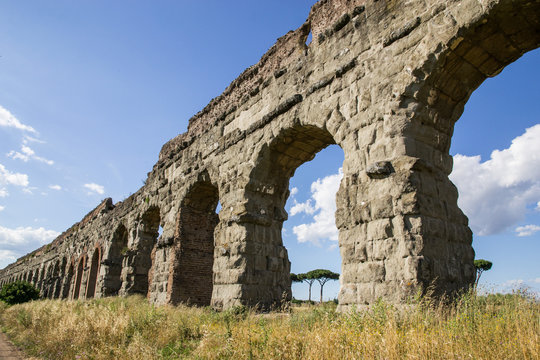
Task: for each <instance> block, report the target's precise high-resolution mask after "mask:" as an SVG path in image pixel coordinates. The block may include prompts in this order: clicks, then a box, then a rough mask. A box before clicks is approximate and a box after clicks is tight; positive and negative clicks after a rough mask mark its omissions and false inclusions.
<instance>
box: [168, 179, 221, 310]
mask: <svg viewBox="0 0 540 360" xmlns="http://www.w3.org/2000/svg"><path fill="white" fill-rule="evenodd" d="M199 178H200V181H198V182H197V183H196V184H195V185H193V186H192V187H191V189H190V190H189V191H188V193H187V195H186V197H185V198H184V200H183V201H182V204H181V205H180V210H179V212H178V218H177V219H178V227H177V231H176V234H175V247H174V254H175V255H174V256H175V261H174V268H173V272H172V283H171V297H170V301H171V302H172V303H173V304H178V303H188V304H193V305H199V306H208V305H210V301H211V298H212V290H213V269H212V268H213V264H214V230H215V227H216V225H217V224H218V222H219V217H218V215H217V213H216V208H217V205H218V201H219V195H218V188H217V186H215V185H214V184H212V182H211V181H210V178H209V176H208V174H205V175H203V176H200V177H199Z"/></svg>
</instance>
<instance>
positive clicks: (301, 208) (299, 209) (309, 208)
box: [290, 199, 317, 216]
mask: <svg viewBox="0 0 540 360" xmlns="http://www.w3.org/2000/svg"><path fill="white" fill-rule="evenodd" d="M315 210H317V209H315V207H314V206H313V205H312V204H311V199H309V200H307V201H306V202H303V203H298V202H296V201H295V203H294V205H293V207H292V208H291V211H290V213H291V216H294V215H296V214H300V213H306V214H309V215H313V213H314V212H315Z"/></svg>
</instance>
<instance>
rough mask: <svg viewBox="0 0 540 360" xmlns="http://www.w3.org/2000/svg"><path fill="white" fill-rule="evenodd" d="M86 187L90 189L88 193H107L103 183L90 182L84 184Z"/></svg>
mask: <svg viewBox="0 0 540 360" xmlns="http://www.w3.org/2000/svg"><path fill="white" fill-rule="evenodd" d="M84 187H85V188H87V189H88V190H90V191H89V192H88V194H92V193H97V194H100V195H103V194H104V193H105V188H104V187H103V186H102V185H98V184H95V183H90V184H84Z"/></svg>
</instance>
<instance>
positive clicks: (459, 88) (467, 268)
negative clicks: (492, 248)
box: [0, 0, 540, 310]
mask: <svg viewBox="0 0 540 360" xmlns="http://www.w3.org/2000/svg"><path fill="white" fill-rule="evenodd" d="M306 12H307V9H306ZM310 33H311V35H312V38H313V41H312V42H311V43H309V44H306V40H307V38H308V36H309V34H310ZM539 46H540V0H447V1H440V0H408V1H391V0H378V1H375V0H369V1H366V0H321V1H319V2H318V3H316V4H315V5H314V6H313V8H312V9H311V12H310V13H309V16H308V18H307V20H306V22H305V23H304V24H303V25H302V26H301V27H300V28H298V29H297V30H295V31H290V32H289V33H287V34H285V35H284V36H283V37H281V38H280V39H278V41H277V42H276V44H275V45H274V46H272V48H270V49H269V50H268V52H267V53H266V54H265V55H264V56H263V57H262V58H261V60H260V61H259V62H258V63H257V64H255V65H253V66H252V67H250V68H248V69H247V70H245V71H244V72H243V73H242V74H241V75H240V76H239V77H238V78H237V79H236V80H234V81H233V82H232V83H231V84H230V86H229V87H228V88H227V89H226V90H225V91H224V92H223V94H221V95H220V96H218V97H217V98H215V99H214V100H212V101H211V102H210V103H209V104H208V105H207V106H206V107H205V108H204V109H203V110H201V111H200V112H199V113H198V114H196V115H195V116H194V117H193V118H192V119H190V121H189V128H188V131H187V132H186V133H184V134H181V135H179V136H176V137H175V138H173V139H172V140H170V141H169V142H168V143H166V144H165V145H164V146H163V148H162V150H161V152H160V154H159V160H158V162H157V163H156V164H155V166H154V168H153V169H152V171H151V172H150V173H149V174H148V178H147V180H146V183H145V185H144V186H143V187H142V188H140V189H139V190H138V191H137V192H136V193H135V194H133V195H132V196H130V197H129V198H127V199H126V200H125V201H123V202H120V203H116V204H113V203H112V201H111V199H106V200H105V201H103V202H102V203H101V204H100V205H99V206H98V207H96V209H94V210H93V211H91V212H90V213H89V214H88V215H87V216H86V217H85V218H84V219H82V220H81V221H80V222H79V223H77V224H75V225H73V226H72V227H71V228H70V229H68V230H66V231H65V232H64V233H63V234H62V235H60V236H59V237H58V238H57V239H55V240H54V241H53V242H52V243H51V244H49V245H46V246H44V247H42V248H40V249H38V250H36V251H34V252H33V253H31V254H28V255H27V256H25V257H23V258H21V259H19V260H17V262H16V263H14V264H11V265H9V266H8V267H6V268H5V269H3V270H2V271H0V282H1V283H2V284H4V283H7V282H10V281H14V280H19V279H22V280H27V281H30V282H33V283H34V284H36V285H37V286H38V287H40V288H41V291H42V294H43V295H44V296H47V297H51V298H80V299H82V298H91V297H103V296H114V295H120V296H125V295H130V294H143V295H144V296H147V297H148V299H149V301H151V302H152V303H156V304H165V303H169V304H178V303H189V304H194V305H211V306H213V307H215V308H220V309H224V308H230V307H232V306H236V305H248V306H255V305H258V306H263V307H271V306H273V305H277V304H279V303H280V302H281V301H283V300H287V299H290V297H291V283H290V278H289V272H290V262H289V259H288V256H287V249H286V248H285V247H284V246H283V242H282V237H281V230H282V225H283V221H285V220H286V219H287V213H286V212H285V210H284V206H285V202H286V200H287V197H288V196H289V191H288V185H289V179H290V177H291V176H292V175H293V174H294V171H295V170H296V168H298V167H299V166H300V165H301V164H302V163H304V162H306V161H309V160H311V159H312V158H313V157H314V156H315V155H316V154H317V152H319V151H320V150H321V149H323V148H325V147H326V146H328V145H330V144H338V145H339V146H340V147H341V148H342V149H343V152H344V154H345V160H344V163H343V174H344V176H343V180H342V181H341V186H340V188H339V191H338V193H337V198H336V202H337V211H336V215H335V216H336V224H337V227H338V229H339V247H340V251H341V258H342V270H341V279H340V282H341V290H340V293H339V304H340V308H341V309H342V310H346V309H347V308H349V307H351V306H353V305H357V306H362V305H369V304H371V303H373V302H375V301H376V300H377V299H378V298H382V299H384V300H386V301H388V302H390V303H396V304H397V303H401V302H404V301H406V300H407V298H408V297H409V296H411V294H413V293H415V292H416V291H417V290H418V289H420V288H421V289H425V288H426V287H427V286H432V288H433V290H434V292H435V294H443V293H452V292H455V291H458V290H461V289H464V288H467V287H468V286H469V285H470V284H471V283H472V282H473V279H474V269H473V259H474V252H473V249H472V247H471V241H472V234H471V231H470V229H469V227H468V222H467V218H466V217H465V215H464V214H463V213H462V211H461V210H460V209H459V208H458V206H457V198H458V193H457V190H456V187H455V186H454V185H453V184H452V183H451V182H450V181H449V179H448V175H449V174H450V172H451V171H452V157H451V156H450V155H449V148H450V141H451V138H452V133H453V127H454V123H455V122H456V121H457V120H458V119H459V117H460V115H461V113H462V112H463V108H464V105H465V103H466V102H467V100H468V99H469V97H470V95H471V93H472V92H473V91H474V90H475V89H476V88H477V87H478V86H479V85H480V84H481V83H482V82H483V81H484V80H485V79H486V78H487V77H491V76H495V75H497V74H498V73H499V72H500V71H501V70H502V69H503V68H504V67H505V66H506V65H508V64H510V63H512V62H513V61H515V60H517V59H518V58H519V57H520V56H521V55H523V54H524V53H525V52H527V51H530V50H533V49H535V48H537V47H539ZM218 202H219V203H220V204H221V210H220V211H219V214H216V206H217V204H218ZM160 226H161V227H162V228H163V231H162V232H161V234H160V231H159V228H160Z"/></svg>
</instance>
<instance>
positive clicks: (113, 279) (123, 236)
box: [103, 224, 128, 296]
mask: <svg viewBox="0 0 540 360" xmlns="http://www.w3.org/2000/svg"><path fill="white" fill-rule="evenodd" d="M126 255H128V232H127V229H126V227H125V226H124V225H123V224H120V225H119V226H118V227H117V228H116V231H115V232H114V234H113V236H112V239H111V246H110V247H109V251H108V253H107V255H106V259H105V261H104V263H103V265H104V266H106V269H107V270H106V272H105V277H104V285H103V287H104V295H105V296H113V295H118V292H119V291H120V288H121V287H122V268H123V263H124V258H125V256H126Z"/></svg>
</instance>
